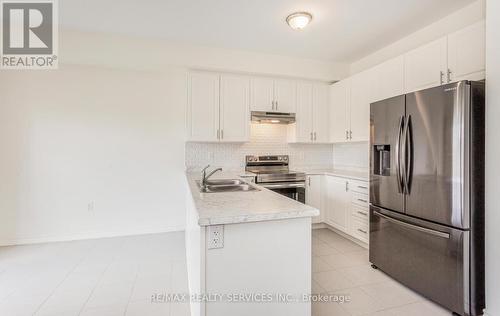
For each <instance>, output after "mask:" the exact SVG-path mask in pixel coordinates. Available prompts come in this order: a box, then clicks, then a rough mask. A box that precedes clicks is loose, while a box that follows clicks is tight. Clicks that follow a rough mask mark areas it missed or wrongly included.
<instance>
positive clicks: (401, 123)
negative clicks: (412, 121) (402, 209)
mask: <svg viewBox="0 0 500 316" xmlns="http://www.w3.org/2000/svg"><path fill="white" fill-rule="evenodd" d="M403 126H404V115H401V116H400V117H399V125H398V137H397V138H396V148H395V154H396V180H397V181H398V192H399V193H403V184H402V177H401V133H402V131H403Z"/></svg>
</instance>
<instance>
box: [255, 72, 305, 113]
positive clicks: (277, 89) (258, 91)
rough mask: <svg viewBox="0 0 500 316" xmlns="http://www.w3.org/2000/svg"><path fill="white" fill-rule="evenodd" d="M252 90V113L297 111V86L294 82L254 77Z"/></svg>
mask: <svg viewBox="0 0 500 316" xmlns="http://www.w3.org/2000/svg"><path fill="white" fill-rule="evenodd" d="M250 90H251V92H250V95H251V98H250V108H251V110H252V111H267V112H285V113H295V111H296V98H297V84H296V82H295V81H294V80H288V79H275V78H266V77H254V78H252V79H251V88H250Z"/></svg>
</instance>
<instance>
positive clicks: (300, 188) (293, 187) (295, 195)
mask: <svg viewBox="0 0 500 316" xmlns="http://www.w3.org/2000/svg"><path fill="white" fill-rule="evenodd" d="M259 185H260V186H262V187H264V188H266V189H269V190H271V191H274V192H276V193H279V194H281V195H284V196H287V197H289V198H291V199H294V200H295V201H298V202H300V203H304V204H305V203H306V183H305V182H304V181H300V182H278V183H259Z"/></svg>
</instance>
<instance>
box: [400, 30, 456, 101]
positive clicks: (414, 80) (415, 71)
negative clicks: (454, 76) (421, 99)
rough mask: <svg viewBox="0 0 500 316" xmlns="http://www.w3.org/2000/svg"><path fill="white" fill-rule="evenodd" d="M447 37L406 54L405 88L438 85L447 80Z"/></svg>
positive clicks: (412, 89)
mask: <svg viewBox="0 0 500 316" xmlns="http://www.w3.org/2000/svg"><path fill="white" fill-rule="evenodd" d="M447 47H448V44H447V39H446V37H443V38H441V39H438V40H436V41H434V42H431V43H429V44H427V45H424V46H421V47H419V48H417V49H415V50H413V51H410V52H408V53H406V54H405V90H406V92H412V91H417V90H422V89H426V88H430V87H437V86H439V85H441V84H443V83H444V82H445V79H446V78H445V77H446V71H447V59H448V57H447Z"/></svg>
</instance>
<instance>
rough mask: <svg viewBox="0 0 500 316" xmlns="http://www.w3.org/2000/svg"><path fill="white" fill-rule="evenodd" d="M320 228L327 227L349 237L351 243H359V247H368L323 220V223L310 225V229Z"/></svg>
mask: <svg viewBox="0 0 500 316" xmlns="http://www.w3.org/2000/svg"><path fill="white" fill-rule="evenodd" d="M321 228H328V229H329V230H331V231H333V232H335V233H337V234H339V235H340V236H342V237H344V238H346V239H349V240H350V241H352V242H353V243H355V244H358V245H360V246H361V247H363V248H365V249H368V244H367V243H365V242H362V241H361V240H358V239H357V238H354V237H352V236H350V235H348V234H346V233H344V232H343V231H340V230H338V229H337V228H335V227H332V226H330V225H328V224H327V223H324V222H323V223H316V224H313V225H312V229H321Z"/></svg>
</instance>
